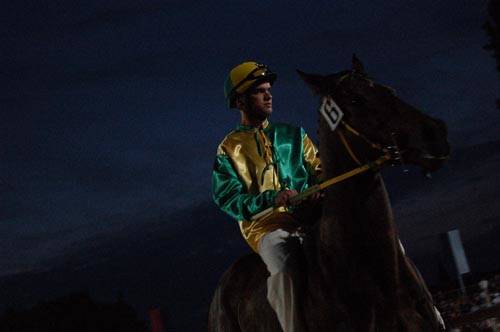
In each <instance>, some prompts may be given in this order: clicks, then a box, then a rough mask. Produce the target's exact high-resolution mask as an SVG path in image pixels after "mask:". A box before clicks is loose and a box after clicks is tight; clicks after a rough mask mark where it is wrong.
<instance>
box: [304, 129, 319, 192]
mask: <svg viewBox="0 0 500 332" xmlns="http://www.w3.org/2000/svg"><path fill="white" fill-rule="evenodd" d="M303 144H304V164H305V166H306V168H307V170H308V171H309V174H311V175H312V177H313V181H314V182H315V183H317V182H319V181H320V179H321V160H320V159H319V153H318V149H317V148H316V146H315V145H314V143H313V142H312V140H311V139H310V138H309V136H307V134H305V135H304V139H303Z"/></svg>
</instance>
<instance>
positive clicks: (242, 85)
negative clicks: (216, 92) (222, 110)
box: [224, 61, 276, 108]
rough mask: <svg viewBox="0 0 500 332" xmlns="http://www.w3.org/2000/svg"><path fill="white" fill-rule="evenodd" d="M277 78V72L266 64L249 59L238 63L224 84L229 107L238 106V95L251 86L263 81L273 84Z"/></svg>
mask: <svg viewBox="0 0 500 332" xmlns="http://www.w3.org/2000/svg"><path fill="white" fill-rule="evenodd" d="M275 80H276V74H275V73H273V72H271V71H270V70H269V69H268V68H267V67H266V66H265V65H262V64H258V63H257V62H253V61H249V62H243V63H242V64H239V65H237V66H236V67H234V68H233V69H231V71H230V72H229V75H228V76H227V79H226V83H225V84H224V96H225V97H226V102H227V105H228V107H229V108H235V107H236V96H237V95H240V94H243V93H245V92H246V91H247V90H248V89H250V88H251V87H253V86H255V85H257V84H260V83H262V82H269V83H271V84H273V83H274V81H275Z"/></svg>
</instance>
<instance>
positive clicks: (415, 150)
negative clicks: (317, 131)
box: [298, 56, 450, 171]
mask: <svg viewBox="0 0 500 332" xmlns="http://www.w3.org/2000/svg"><path fill="white" fill-rule="evenodd" d="M298 72H299V74H300V76H301V77H302V79H303V80H304V81H305V82H306V83H307V84H308V85H309V86H310V87H311V88H312V90H313V91H314V92H315V93H316V94H318V95H320V96H322V97H325V96H330V97H331V98H333V100H334V101H335V103H336V104H337V105H338V106H339V108H340V109H341V110H342V112H343V113H344V117H343V121H344V122H345V123H346V124H347V125H348V126H351V127H352V128H354V129H355V130H356V131H358V132H359V133H361V134H362V135H363V136H364V137H366V138H368V139H369V140H370V141H371V142H374V143H376V144H378V145H380V146H391V145H394V144H395V145H397V147H398V148H399V150H400V152H401V154H402V159H403V162H405V163H411V164H416V165H419V166H421V167H422V168H423V169H424V170H426V171H433V170H436V169H437V168H439V167H440V166H441V165H442V163H443V161H444V160H445V159H447V157H448V155H449V151H450V147H449V144H448V140H447V130H446V125H445V124H444V122H443V121H441V120H438V119H434V118H431V117H430V116H428V115H425V114H423V113H422V112H421V111H419V110H418V109H416V108H415V107H413V106H411V105H409V104H407V103H405V102H404V101H402V100H401V99H399V98H398V97H397V96H396V93H395V91H394V90H393V89H392V88H390V87H387V86H384V85H381V84H377V83H375V82H374V81H373V80H371V79H370V78H369V77H368V76H367V75H366V73H365V71H364V68H363V64H362V63H361V61H360V60H358V59H357V58H356V56H353V60H352V69H351V70H348V71H342V72H339V73H336V74H332V75H328V76H320V75H312V74H306V73H303V72H301V71H298Z"/></svg>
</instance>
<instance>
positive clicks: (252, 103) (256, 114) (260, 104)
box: [243, 82, 273, 119]
mask: <svg viewBox="0 0 500 332" xmlns="http://www.w3.org/2000/svg"><path fill="white" fill-rule="evenodd" d="M245 99H246V102H245V105H244V108H245V109H244V110H243V111H244V112H246V113H247V114H248V115H249V116H250V117H251V118H257V119H266V118H267V117H268V116H269V115H271V113H272V111H273V96H272V95H271V84H270V83H269V82H264V83H261V84H259V85H257V86H255V87H254V88H253V89H251V90H250V91H249V92H248V94H247V98H245Z"/></svg>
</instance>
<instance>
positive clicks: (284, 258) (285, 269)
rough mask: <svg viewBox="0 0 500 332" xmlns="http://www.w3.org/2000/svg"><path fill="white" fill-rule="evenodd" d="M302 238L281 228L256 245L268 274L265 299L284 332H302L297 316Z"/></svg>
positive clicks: (298, 309)
mask: <svg viewBox="0 0 500 332" xmlns="http://www.w3.org/2000/svg"><path fill="white" fill-rule="evenodd" d="M302 241H303V235H301V234H299V233H298V232H295V233H289V232H287V231H285V230H282V229H277V230H275V231H272V232H269V233H267V234H266V235H264V236H263V237H262V239H261V240H260V243H259V255H260V257H261V258H262V260H263V261H264V263H265V264H266V266H267V270H268V271H269V273H270V274H271V275H270V276H269V278H267V299H268V301H269V303H270V304H271V307H272V308H273V309H274V311H275V312H276V315H277V316H278V320H279V322H280V325H281V328H282V329H283V331H284V332H304V331H305V325H304V322H303V321H302V315H301V314H300V307H299V303H298V294H299V291H300V289H299V287H300V286H299V281H298V280H299V278H300V276H299V273H300V267H299V259H298V257H299V253H300V250H301V244H302Z"/></svg>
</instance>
